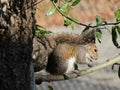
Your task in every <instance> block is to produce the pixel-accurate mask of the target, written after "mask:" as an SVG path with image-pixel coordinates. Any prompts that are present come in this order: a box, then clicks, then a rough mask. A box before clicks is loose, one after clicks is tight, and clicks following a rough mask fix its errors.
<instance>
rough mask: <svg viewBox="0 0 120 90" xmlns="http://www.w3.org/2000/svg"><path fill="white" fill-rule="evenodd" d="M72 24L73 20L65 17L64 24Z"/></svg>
mask: <svg viewBox="0 0 120 90" xmlns="http://www.w3.org/2000/svg"><path fill="white" fill-rule="evenodd" d="M71 24H72V22H71V21H70V20H69V19H67V18H65V17H64V26H66V27H67V26H70V25H71Z"/></svg>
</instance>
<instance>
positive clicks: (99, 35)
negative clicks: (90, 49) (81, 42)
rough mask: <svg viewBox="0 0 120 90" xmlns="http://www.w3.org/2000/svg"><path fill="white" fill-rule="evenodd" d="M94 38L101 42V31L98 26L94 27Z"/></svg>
mask: <svg viewBox="0 0 120 90" xmlns="http://www.w3.org/2000/svg"><path fill="white" fill-rule="evenodd" d="M96 38H97V40H98V41H99V43H101V40H102V32H101V30H100V29H99V28H97V29H96Z"/></svg>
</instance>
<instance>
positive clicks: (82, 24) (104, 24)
mask: <svg viewBox="0 0 120 90" xmlns="http://www.w3.org/2000/svg"><path fill="white" fill-rule="evenodd" d="M52 3H53V5H54V7H55V8H56V9H57V11H58V12H59V13H60V14H61V15H62V16H63V17H65V18H67V19H69V20H70V21H72V22H74V23H76V24H78V25H81V26H85V27H89V28H96V27H98V26H97V25H93V26H92V25H86V24H84V23H80V22H78V21H75V20H73V19H72V18H70V17H68V16H67V15H65V14H64V13H62V11H61V10H60V9H59V8H58V7H57V5H56V4H55V3H54V1H52ZM117 24H120V22H115V23H103V24H102V25H100V26H108V25H117Z"/></svg>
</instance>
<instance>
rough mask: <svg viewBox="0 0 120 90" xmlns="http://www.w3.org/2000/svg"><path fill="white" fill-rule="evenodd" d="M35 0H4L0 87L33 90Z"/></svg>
mask: <svg viewBox="0 0 120 90" xmlns="http://www.w3.org/2000/svg"><path fill="white" fill-rule="evenodd" d="M34 1H35V0H1V1H0V90H31V89H30V83H31V79H30V77H31V76H30V74H31V71H30V70H31V69H30V65H31V63H30V62H31V61H32V56H31V53H32V38H33V33H34V31H33V25H34V23H35V18H34V13H35V9H34V7H30V6H31V5H32V4H33V3H34ZM28 7H29V8H28Z"/></svg>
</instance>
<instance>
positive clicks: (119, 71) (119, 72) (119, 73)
mask: <svg viewBox="0 0 120 90" xmlns="http://www.w3.org/2000/svg"><path fill="white" fill-rule="evenodd" d="M118 77H119V78H120V66H119V68H118Z"/></svg>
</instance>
